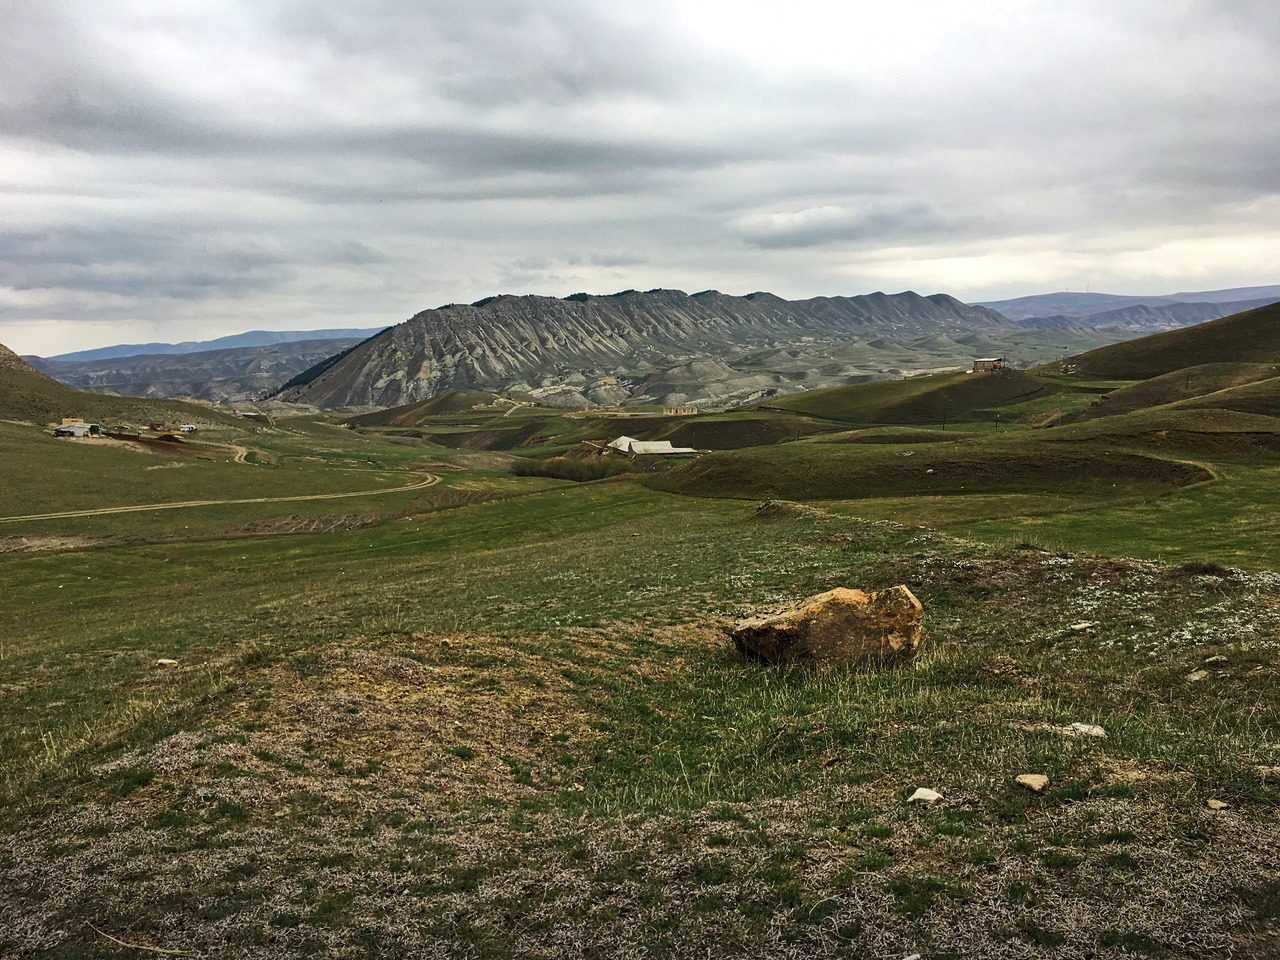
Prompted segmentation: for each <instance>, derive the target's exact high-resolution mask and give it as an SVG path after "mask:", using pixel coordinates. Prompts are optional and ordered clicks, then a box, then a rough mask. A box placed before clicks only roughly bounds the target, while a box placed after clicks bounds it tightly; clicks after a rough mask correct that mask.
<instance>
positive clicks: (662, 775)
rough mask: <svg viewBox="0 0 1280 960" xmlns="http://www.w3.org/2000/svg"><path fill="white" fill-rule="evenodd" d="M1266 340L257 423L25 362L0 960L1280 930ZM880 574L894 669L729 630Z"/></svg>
mask: <svg viewBox="0 0 1280 960" xmlns="http://www.w3.org/2000/svg"><path fill="white" fill-rule="evenodd" d="M1277 331H1280V308H1277V307H1275V306H1270V307H1263V308H1261V309H1257V310H1254V311H1252V312H1248V313H1244V314H1241V315H1238V316H1234V317H1228V318H1226V319H1223V320H1215V321H1212V322H1209V323H1206V324H1202V325H1199V326H1194V327H1188V328H1185V329H1179V330H1175V331H1170V332H1165V333H1160V334H1157V335H1155V336H1152V337H1148V338H1145V339H1143V340H1137V341H1131V342H1127V343H1122V344H1117V345H1114V346H1104V347H1102V348H1100V349H1097V350H1093V351H1087V352H1084V353H1081V354H1078V355H1076V356H1072V357H1069V358H1067V359H1065V360H1055V361H1053V362H1051V363H1047V364H1045V365H1041V366H1039V367H1036V368H1033V369H1029V370H1015V369H1002V370H995V371H992V372H988V373H955V372H945V373H938V374H935V375H932V376H925V377H918V378H910V379H902V380H893V381H880V382H867V383H855V384H849V385H841V386H836V387H831V388H826V389H815V390H809V391H804V392H801V393H793V394H789V395H786V396H779V397H771V398H768V399H767V400H765V401H763V402H760V403H755V404H748V405H744V406H743V407H741V408H736V409H730V410H721V411H715V412H707V413H698V412H692V413H689V412H680V413H677V412H673V411H670V410H666V411H664V410H663V409H662V407H660V406H656V405H654V406H644V405H638V406H634V407H623V408H617V409H603V410H594V409H585V410H572V409H565V408H557V407H551V406H546V405H540V404H539V401H538V400H537V399H536V397H534V396H533V395H532V394H529V393H522V392H519V391H517V392H511V393H498V392H489V391H482V390H477V389H465V390H458V391H447V392H444V393H441V394H438V395H436V396H434V397H431V398H428V399H423V400H420V401H416V402H413V403H410V404H407V405H404V406H398V407H392V408H389V409H384V410H378V411H372V412H367V413H361V414H358V415H335V414H311V415H307V416H295V417H276V418H272V419H266V418H264V419H258V420H255V419H246V418H236V417H234V416H231V415H230V414H228V413H223V412H219V411H217V410H215V409H214V408H211V407H206V406H203V405H196V406H192V405H186V404H182V403H180V402H177V401H172V400H155V399H148V400H136V399H131V398H123V397H110V396H105V395H93V394H81V393H78V392H76V391H74V390H71V389H70V388H68V387H65V386H63V385H60V384H56V383H54V382H53V381H51V380H49V379H48V378H46V377H44V376H43V375H42V374H40V373H38V372H37V371H34V370H32V369H31V368H29V367H27V366H25V365H24V364H22V362H21V361H20V360H18V359H17V358H16V357H13V356H12V354H9V355H8V359H5V358H4V357H0V360H4V369H3V371H0V374H2V375H3V380H0V388H2V389H0V402H3V404H4V407H3V409H2V410H0V415H3V417H4V418H5V419H4V422H2V423H0V454H2V455H0V473H2V474H3V484H2V485H0V521H3V522H0V568H2V570H3V577H4V582H5V584H6V600H5V603H4V605H3V614H4V623H3V631H2V634H0V635H2V637H3V639H2V640H0V691H3V701H0V709H2V710H3V716H4V721H5V722H4V723H3V724H2V725H0V758H3V759H0V789H2V790H3V797H4V800H5V801H6V806H5V812H4V814H3V815H2V817H0V877H2V878H3V883H4V886H5V889H6V890H8V891H10V895H9V896H8V897H7V898H6V899H5V901H4V902H3V903H0V921H2V922H0V952H5V953H8V954H14V955H16V956H28V955H30V956H34V955H39V956H42V957H55V958H56V957H67V958H71V957H83V956H90V955H99V954H101V955H111V954H114V952H115V951H116V950H117V949H118V948H117V947H116V946H112V945H111V943H112V941H111V940H107V939H106V938H105V937H104V934H110V935H111V937H112V938H115V939H119V940H123V941H125V942H128V943H133V944H142V945H144V946H146V947H148V948H156V949H165V950H188V951H193V952H195V953H198V954H199V955H202V956H209V957H263V958H266V957H277V956H286V955H326V954H330V953H333V952H334V951H340V950H348V951H352V950H354V951H355V952H354V953H353V954H352V955H356V956H394V955H411V954H413V953H417V954H418V955H444V956H449V955H456V956H472V957H505V956H548V957H553V956H561V955H565V954H566V953H569V952H573V951H577V950H582V951H583V952H584V955H597V956H661V955H676V954H678V955H689V954H697V953H699V952H700V953H708V952H710V953H711V955H717V956H742V957H745V956H753V957H758V956H778V957H782V956H789V955H795V953H796V952H797V951H799V952H802V953H807V954H819V955H821V954H831V955H838V954H839V953H840V952H841V951H844V952H849V953H851V954H852V955H859V954H865V955H899V954H902V955H905V954H906V953H907V951H909V950H916V951H918V952H923V953H924V954H925V955H936V956H943V955H948V954H949V955H954V956H986V955H999V954H1000V953H1001V952H1004V953H1007V954H1010V955H1014V956H1041V955H1048V956H1062V957H1086V956H1087V957H1105V958H1121V957H1129V956H1134V955H1150V956H1159V955H1175V956H1180V957H1202V958H1206V960H1207V958H1210V957H1217V956H1222V955H1223V953H1222V950H1223V948H1224V945H1230V949H1238V950H1251V949H1254V948H1255V947H1258V948H1259V949H1262V948H1264V945H1265V944H1267V943H1269V942H1271V938H1272V937H1273V935H1274V932H1275V927H1274V912H1273V909H1274V908H1273V906H1272V904H1273V903H1274V898H1275V896H1276V887H1275V881H1274V880H1273V879H1272V876H1271V872H1270V871H1271V870H1272V867H1273V865H1274V863H1275V862H1276V860H1277V857H1278V856H1280V835H1277V833H1276V831H1275V826H1274V812H1275V809H1276V805H1277V801H1278V800H1280V795H1278V794H1277V790H1278V789H1280V779H1278V775H1277V770H1278V769H1280V755H1277V751H1276V745H1275V742H1274V730H1275V729H1276V724H1277V722H1280V716H1278V715H1277V713H1276V709H1277V708H1276V704H1277V703H1280V699H1278V698H1277V693H1280V659H1277V657H1278V651H1280V639H1278V638H1280V617H1278V616H1277V610H1280V583H1277V581H1276V577H1275V574H1274V573H1273V572H1272V571H1274V570H1276V569H1280V546H1277V544H1280V538H1277V537H1276V536H1274V535H1273V533H1274V532H1275V530H1274V529H1273V528H1276V527H1277V525H1278V524H1280V519H1278V518H1280V511H1277V509H1276V500H1275V495H1274V490H1275V482H1276V479H1277V478H1280V400H1277V398H1280V388H1277V386H1276V385H1277V383H1280V377H1277V375H1276V374H1277V367H1276V366H1275V365H1276V364H1280V337H1278V336H1277ZM82 413H83V414H88V415H91V416H93V417H95V418H98V419H101V420H103V421H104V422H106V421H112V420H121V421H129V419H130V418H139V417H140V418H141V419H144V420H146V419H156V418H164V419H168V420H174V421H179V420H183V421H185V420H187V419H188V418H196V417H197V416H199V417H201V418H202V419H200V421H199V430H198V431H197V432H196V433H194V434H191V435H189V436H188V437H187V438H186V439H185V440H184V441H183V443H182V444H181V446H180V447H176V446H175V447H174V448H173V449H172V450H169V449H157V448H155V447H154V446H147V445H145V444H144V445H135V446H129V445H128V444H126V443H118V442H116V441H111V440H98V439H94V438H88V439H55V438H53V437H50V436H49V435H48V431H49V428H48V426H47V424H48V423H49V422H50V421H53V422H56V419H55V418H57V417H60V416H71V415H81V414H82ZM619 436H627V437H631V438H635V439H637V440H640V441H649V442H661V441H668V442H670V443H671V444H672V445H673V446H674V447H676V448H683V447H690V448H693V449H695V450H696V451H697V452H696V453H695V454H690V455H664V454H626V453H621V452H619V451H617V450H616V449H613V448H610V447H609V446H608V444H609V443H610V442H611V441H613V440H615V439H616V438H618V437H619ZM370 492H376V495H368V494H369V493H370ZM166 503H167V504H168V505H169V506H170V509H153V507H154V506H155V505H157V504H166ZM90 511H92V513H90ZM76 513H84V515H78V516H77V515H65V514H76ZM35 514H41V515H44V514H59V516H41V517H34V516H32V515H35ZM24 518H29V519H24ZM899 583H901V584H906V585H908V586H909V587H910V589H911V590H912V591H913V592H914V593H915V594H916V595H917V596H918V597H919V598H920V600H921V602H922V603H923V604H924V607H925V610H926V617H927V630H928V645H927V647H926V649H925V652H924V653H922V654H921V656H920V657H918V658H917V659H916V660H914V661H912V662H910V663H908V664H904V665H901V666H899V667H895V668H892V669H885V670H867V671H849V672H836V673H829V674H821V675H811V674H807V673H805V672H803V671H800V670H788V669H782V668H776V667H765V666H762V665H761V664H758V663H754V662H752V661H749V660H746V659H744V658H742V657H741V656H740V655H739V654H737V653H736V652H735V651H734V650H733V648H732V645H731V644H729V643H728V642H727V640H726V637H725V634H724V632H723V631H724V629H725V627H726V626H728V625H729V624H731V623H732V622H734V620H736V619H737V618H740V617H743V616H747V615H750V614H752V613H754V612H757V611H759V610H762V609H769V608H771V607H773V606H776V605H778V604H783V603H788V602H792V601H795V600H798V599H800V598H803V597H805V596H808V595H811V594H814V593H816V592H819V591H823V590H827V589H830V588H832V587H834V586H844V585H858V586H865V587H868V588H873V587H882V586H890V585H894V584H899ZM1071 724H1087V725H1090V728H1091V729H1093V728H1097V729H1100V730H1101V731H1103V732H1104V735H1103V736H1095V735H1082V734H1078V733H1073V732H1072V730H1073V728H1072V727H1071ZM1064 731H1066V732H1064ZM1029 771H1030V772H1037V773H1043V774H1045V775H1047V776H1048V778H1049V787H1048V788H1047V789H1046V790H1045V792H1043V793H1034V792H1031V791H1029V790H1027V789H1026V788H1024V787H1021V786H1019V785H1017V784H1016V783H1015V782H1014V778H1015V777H1016V776H1017V775H1019V774H1024V773H1027V772H1029ZM918 787H926V788H929V789H933V790H936V791H938V792H939V793H940V794H941V795H942V797H943V798H944V800H943V801H942V802H941V803H939V804H937V805H925V806H920V805H918V804H911V803H908V802H907V798H908V797H909V796H910V795H911V794H912V793H913V791H915V790H916V788H918ZM1209 800H1212V801H1214V802H1215V803H1218V804H1220V805H1221V807H1220V808H1217V809H1210V808H1209V807H1208V806H1207V805H1206V804H1207V801H1209ZM353 945H354V946H353ZM108 951H110V954H109V953H108ZM1259 955H1265V953H1262V954H1259Z"/></svg>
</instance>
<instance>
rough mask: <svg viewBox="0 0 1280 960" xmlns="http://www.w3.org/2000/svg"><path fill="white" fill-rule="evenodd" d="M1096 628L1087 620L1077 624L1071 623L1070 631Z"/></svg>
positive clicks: (1094, 624)
mask: <svg viewBox="0 0 1280 960" xmlns="http://www.w3.org/2000/svg"><path fill="white" fill-rule="evenodd" d="M1096 626H1097V624H1096V623H1093V622H1091V621H1089V620H1081V621H1080V622H1079V623H1073V624H1072V625H1071V629H1072V630H1091V629H1092V628H1094V627H1096Z"/></svg>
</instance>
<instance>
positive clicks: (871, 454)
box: [646, 435, 1210, 500]
mask: <svg viewBox="0 0 1280 960" xmlns="http://www.w3.org/2000/svg"><path fill="white" fill-rule="evenodd" d="M1209 477H1210V474H1209V473H1208V472H1207V471H1206V470H1205V469H1204V468H1202V467H1199V466H1196V465H1195V464H1191V463H1184V462H1181V461H1176V460H1172V459H1160V458H1154V457H1147V456H1143V455H1141V454H1137V453H1132V452H1128V451H1117V450H1111V449H1107V448H1103V447H1089V446H1087V445H1084V444H1079V445H1071V446H1068V445H1066V444H1047V443H1042V442H1037V441H1036V440H1034V439H1033V440H1026V439H1022V437H1021V436H1020V435H1018V436H1011V437H1008V438H1000V437H993V438H991V439H990V440H985V441H982V442H974V441H956V442H953V443H929V444H912V445H910V446H908V447H907V448H906V449H901V448H900V447H899V446H897V445H892V444H885V445H879V444H832V443H823V442H821V441H818V442H812V443H798V444H785V445H780V446H773V447H760V448H753V449H750V450H742V451H737V452H734V453H731V454H730V453H725V454H715V455H711V456H705V457H701V458H699V459H698V460H697V461H695V462H693V463H691V464H689V465H687V466H683V467H679V468H677V469H675V470H671V471H669V472H667V473H664V474H661V475H659V476H656V477H654V478H652V479H650V480H648V481H646V482H648V483H650V484H651V485H653V486H654V487H656V488H659V489H664V490H670V491H673V492H679V493H685V494H690V495H695V496H713V497H747V498H752V499H768V498H780V499H786V500H843V499H850V498H854V497H877V496H902V495H906V494H910V495H919V496H945V495H950V494H959V493H977V494H991V493H1027V492H1032V491H1044V492H1046V493H1053V494H1055V495H1062V494H1067V495H1074V494H1090V493H1096V494H1100V493H1107V494H1114V495H1117V496H1124V495H1136V494H1143V495H1154V494H1157V493H1159V492H1162V491H1167V490H1169V489H1173V488H1176V487H1178V486H1182V485H1185V484H1188V483H1194V482H1199V481H1202V480H1205V479H1208V478H1209Z"/></svg>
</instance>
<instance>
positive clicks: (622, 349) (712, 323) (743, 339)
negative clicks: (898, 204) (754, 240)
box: [279, 290, 1007, 407]
mask: <svg viewBox="0 0 1280 960" xmlns="http://www.w3.org/2000/svg"><path fill="white" fill-rule="evenodd" d="M993 327H999V328H1005V329H1007V324H1006V322H1005V320H1004V318H1003V317H1001V316H1000V315H999V314H998V313H995V312H994V311H991V310H988V309H985V308H983V307H975V306H969V305H966V304H964V303H961V302H960V301H959V300H956V299H955V298H954V297H950V296H947V295H945V294H936V295H934V296H929V297H923V296H920V295H919V294H916V293H912V292H905V293H898V294H892V295H890V294H884V293H874V294H869V295H867V296H858V297H815V298H812V299H809V300H795V301H789V300H784V299H782V298H781V297H777V296H774V295H773V294H770V293H753V294H749V295H747V296H745V297H735V296H729V295H726V294H723V293H720V292H718V291H715V290H707V291H703V292H702V293H696V294H693V295H689V294H686V293H684V292H683V291H680V290H650V291H647V292H644V293H641V292H639V291H635V290H628V291H624V292H622V293H617V294H612V295H609V296H591V295H588V294H575V295H574V296H572V297H566V298H564V299H559V298H555V297H537V296H521V297H517V296H499V297H489V298H486V299H484V300H480V301H477V302H476V303H474V304H470V305H460V304H451V305H448V306H444V307H440V308H437V309H434V310H426V311H424V312H422V313H420V314H418V315H416V316H414V317H413V318H411V319H409V320H407V321H405V322H404V323H401V324H398V325H397V326H394V327H391V328H390V329H388V330H385V331H383V332H382V333H380V334H378V335H377V336H374V337H371V338H370V339H368V340H366V341H365V342H364V343H361V344H360V345H358V346H357V347H355V348H353V349H352V350H350V351H349V352H348V353H347V354H346V355H345V356H342V357H341V358H338V359H337V360H334V361H331V362H327V363H325V364H323V365H318V366H317V367H316V368H315V369H314V370H312V371H308V372H307V373H304V374H302V375H300V376H299V377H297V378H295V380H294V381H293V382H292V383H290V384H288V385H287V386H286V388H284V389H283V390H282V391H281V392H280V394H279V396H280V398H281V399H285V400H296V401H300V402H305V403H315V404H318V405H320V406H325V407H342V406H358V405H375V406H399V405H401V404H404V403H412V402H414V401H417V400H422V399H425V398H427V397H430V396H434V395H435V394H438V393H443V392H445V391H447V390H452V389H457V388H460V387H468V388H482V389H498V390H511V389H516V390H530V389H536V388H539V387H548V386H549V385H551V384H555V383H570V384H573V383H578V384H583V385H585V384H587V383H588V381H590V380H591V379H592V378H610V377H616V376H619V375H630V374H636V373H641V372H653V371H658V370H665V369H669V368H672V367H676V366H678V365H681V364H687V363H689V362H690V361H694V360H703V359H724V358H726V357H728V356H729V355H732V354H743V353H747V352H749V351H751V350H762V349H767V348H771V347H777V346H780V345H784V344H789V343H804V342H806V341H812V340H814V339H824V340H848V339H855V338H864V337H873V336H897V337H902V336H907V335H920V334H931V335H932V334H938V333H947V332H966V333H968V332H972V331H974V330H976V329H991V328H993ZM756 384H757V386H758V388H759V389H767V388H769V387H770V386H771V385H772V384H773V381H772V380H770V378H768V377H764V378H761V379H758V380H757V381H756Z"/></svg>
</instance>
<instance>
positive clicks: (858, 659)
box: [729, 586, 924, 668]
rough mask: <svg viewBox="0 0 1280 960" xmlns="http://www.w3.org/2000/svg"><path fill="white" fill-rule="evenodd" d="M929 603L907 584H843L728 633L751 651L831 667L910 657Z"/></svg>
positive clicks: (745, 650)
mask: <svg viewBox="0 0 1280 960" xmlns="http://www.w3.org/2000/svg"><path fill="white" fill-rule="evenodd" d="M923 622H924V608H923V607H921V606H920V601H919V600H917V599H916V598H915V595H914V594H913V593H912V592H911V591H910V590H908V589H907V588H906V587H902V586H899V587H890V588H889V589H887V590H877V591H875V592H873V593H864V592H863V591H862V590H849V589H846V588H844V587H839V588H837V589H835V590H829V591H827V592H826V593H820V594H818V595H817V596H816V597H810V598H809V599H807V600H803V601H801V602H800V604H799V605H798V606H796V607H793V608H792V609H790V610H786V611H784V612H782V613H779V614H775V615H772V616H767V617H754V618H752V619H750V620H743V621H742V622H741V623H738V624H737V625H735V626H734V627H733V628H732V629H731V630H730V631H729V635H730V636H731V637H732V638H733V641H734V643H735V644H737V646H738V649H739V650H741V651H742V652H743V653H745V654H747V655H748V656H753V657H758V658H759V659H761V660H766V661H768V662H769V663H790V664H799V665H802V666H807V667H815V668H826V667H837V666H845V665H880V664H886V663H892V662H895V661H900V660H909V659H910V658H911V657H913V656H915V654H916V651H917V650H919V649H920V646H921V643H922V640H923V637H922V634H921V627H922V625H923Z"/></svg>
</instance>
